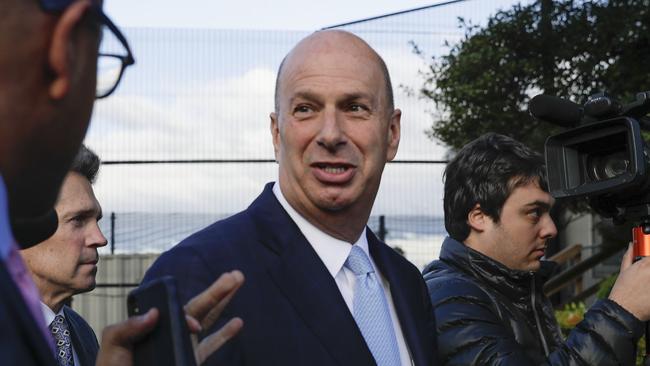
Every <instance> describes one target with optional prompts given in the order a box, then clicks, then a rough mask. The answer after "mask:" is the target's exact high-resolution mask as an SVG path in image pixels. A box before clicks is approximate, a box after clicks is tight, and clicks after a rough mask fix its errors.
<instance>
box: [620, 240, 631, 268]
mask: <svg viewBox="0 0 650 366" xmlns="http://www.w3.org/2000/svg"><path fill="white" fill-rule="evenodd" d="M633 263H634V244H633V243H632V242H630V244H629V245H628V246H627V251H625V254H624V255H623V260H621V272H623V271H625V270H626V269H628V268H630V266H631V265H632V264H633Z"/></svg>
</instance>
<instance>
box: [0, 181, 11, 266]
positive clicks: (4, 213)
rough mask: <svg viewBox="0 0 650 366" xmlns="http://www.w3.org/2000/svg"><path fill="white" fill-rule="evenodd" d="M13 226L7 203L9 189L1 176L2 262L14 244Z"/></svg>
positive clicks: (0, 236)
mask: <svg viewBox="0 0 650 366" xmlns="http://www.w3.org/2000/svg"><path fill="white" fill-rule="evenodd" d="M13 241H14V239H13V235H12V234H11V225H10V223H9V203H8V201H7V188H6V187H5V183H4V180H3V179H2V176H0V260H4V259H5V258H7V256H8V255H9V249H11V245H12V243H13Z"/></svg>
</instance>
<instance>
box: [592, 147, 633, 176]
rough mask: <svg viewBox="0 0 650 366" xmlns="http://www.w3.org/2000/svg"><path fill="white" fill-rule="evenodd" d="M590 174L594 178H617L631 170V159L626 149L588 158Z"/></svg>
mask: <svg viewBox="0 0 650 366" xmlns="http://www.w3.org/2000/svg"><path fill="white" fill-rule="evenodd" d="M587 164H588V167H589V173H590V174H589V175H590V176H591V178H592V179H593V180H596V181H598V180H605V179H611V178H615V177H617V176H619V175H621V174H625V173H626V172H628V171H629V167H630V160H629V159H628V158H627V156H626V154H625V152H624V151H619V152H615V153H613V154H608V155H594V156H590V157H589V158H588V163H587Z"/></svg>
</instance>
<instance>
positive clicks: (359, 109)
mask: <svg viewBox="0 0 650 366" xmlns="http://www.w3.org/2000/svg"><path fill="white" fill-rule="evenodd" d="M349 109H350V111H351V112H365V111H367V110H368V108H366V107H365V106H364V105H361V104H351V105H350V107H349Z"/></svg>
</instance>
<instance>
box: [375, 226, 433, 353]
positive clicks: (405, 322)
mask: <svg viewBox="0 0 650 366" xmlns="http://www.w3.org/2000/svg"><path fill="white" fill-rule="evenodd" d="M367 232H368V247H369V249H370V255H372V258H373V260H374V261H375V264H376V265H377V267H378V268H379V270H380V271H381V273H382V275H383V276H384V278H386V280H387V281H388V283H389V286H390V294H391V298H392V299H393V304H394V305H395V312H396V313H397V316H398V318H399V323H400V326H401V327H402V333H403V334H404V338H405V340H406V344H407V345H408V348H409V351H410V353H411V357H412V359H413V363H414V364H415V365H426V364H428V363H429V361H428V359H429V358H428V357H427V356H426V354H425V353H424V350H423V347H432V345H423V344H422V333H421V332H420V331H418V329H420V328H421V327H423V326H425V325H424V324H422V323H423V322H426V319H427V318H426V317H425V318H422V314H421V311H420V309H422V304H421V303H417V299H421V298H422V295H421V294H419V293H418V292H419V291H418V286H417V285H418V284H417V282H416V280H417V279H414V278H409V277H408V276H407V274H408V273H409V272H411V271H412V269H411V268H408V267H406V266H405V264H404V263H401V262H400V261H398V258H396V256H398V255H399V254H397V253H396V252H395V251H394V250H393V249H391V248H390V247H388V246H387V245H386V244H384V243H382V242H380V241H379V239H377V237H376V236H375V235H374V234H373V233H372V232H370V231H369V230H368V231H367Z"/></svg>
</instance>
